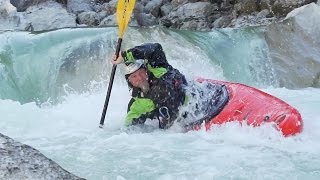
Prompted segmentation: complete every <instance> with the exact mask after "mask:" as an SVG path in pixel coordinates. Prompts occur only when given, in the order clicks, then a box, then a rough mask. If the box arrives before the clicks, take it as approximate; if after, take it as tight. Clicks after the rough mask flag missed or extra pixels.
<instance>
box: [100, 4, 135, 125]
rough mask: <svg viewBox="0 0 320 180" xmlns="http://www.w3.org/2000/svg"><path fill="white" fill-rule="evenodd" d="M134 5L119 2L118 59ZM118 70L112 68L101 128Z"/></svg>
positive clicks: (115, 66) (114, 66)
mask: <svg viewBox="0 0 320 180" xmlns="http://www.w3.org/2000/svg"><path fill="white" fill-rule="evenodd" d="M134 4H135V0H119V1H118V5H117V22H118V29H119V38H118V43H117V47H116V53H115V55H116V56H117V58H118V57H119V53H120V48H121V43H122V37H123V34H124V32H125V30H126V29H127V27H128V23H129V20H130V16H131V14H132V10H133V8H134ZM116 69H117V65H115V64H114V65H113V66H112V71H111V76H110V81H109V86H108V91H107V96H106V100H105V102H104V107H103V111H102V115H101V119H100V125H99V127H100V128H102V127H103V124H104V119H105V116H106V113H107V109H108V104H109V99H110V95H111V89H112V85H113V80H114V75H115V73H116Z"/></svg>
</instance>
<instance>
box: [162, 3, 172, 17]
mask: <svg viewBox="0 0 320 180" xmlns="http://www.w3.org/2000/svg"><path fill="white" fill-rule="evenodd" d="M172 8H173V7H172V5H171V4H169V3H168V4H165V5H163V6H161V8H160V12H161V16H167V15H168V14H169V13H170V12H171V10H172Z"/></svg>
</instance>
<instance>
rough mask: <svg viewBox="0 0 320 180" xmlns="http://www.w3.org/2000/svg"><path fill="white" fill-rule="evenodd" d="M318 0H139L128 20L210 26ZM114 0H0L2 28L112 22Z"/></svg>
mask: <svg viewBox="0 0 320 180" xmlns="http://www.w3.org/2000/svg"><path fill="white" fill-rule="evenodd" d="M316 1H317V0H137V2H136V5H135V8H134V12H133V16H132V20H131V22H130V25H132V26H153V25H161V26H165V27H168V28H177V29H189V30H197V31H210V30H211V29H213V28H224V27H243V26H255V25H266V24H270V23H271V22H275V21H279V20H282V19H283V18H284V17H285V16H286V15H287V14H288V13H289V12H290V11H292V10H293V9H295V8H297V7H300V6H303V5H305V4H309V3H311V2H316ZM116 5H117V0H111V1H110V0H2V1H1V2H0V30H8V29H9V30H12V29H14V30H27V31H44V30H51V29H58V28H65V27H79V26H114V25H116V20H115V18H116V15H115V12H116Z"/></svg>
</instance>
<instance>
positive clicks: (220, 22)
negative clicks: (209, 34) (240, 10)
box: [212, 16, 232, 28]
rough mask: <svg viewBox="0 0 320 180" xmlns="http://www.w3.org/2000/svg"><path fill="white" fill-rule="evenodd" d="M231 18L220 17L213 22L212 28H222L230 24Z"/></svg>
mask: <svg viewBox="0 0 320 180" xmlns="http://www.w3.org/2000/svg"><path fill="white" fill-rule="evenodd" d="M231 20H232V17H231V16H222V17H220V18H218V19H217V20H215V21H214V22H213V25H212V26H213V28H224V27H227V26H228V25H229V24H230V23H231Z"/></svg>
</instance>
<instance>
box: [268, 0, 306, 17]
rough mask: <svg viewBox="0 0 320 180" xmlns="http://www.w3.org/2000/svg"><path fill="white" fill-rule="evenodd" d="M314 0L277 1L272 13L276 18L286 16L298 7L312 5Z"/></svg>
mask: <svg viewBox="0 0 320 180" xmlns="http://www.w3.org/2000/svg"><path fill="white" fill-rule="evenodd" d="M311 2H312V0H290V1H288V0H275V1H274V3H273V4H272V9H271V13H273V14H274V15H276V16H286V15H287V14H288V13H289V12H290V11H292V10H294V9H295V8H297V7H300V6H303V5H306V4H309V3H311Z"/></svg>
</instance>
